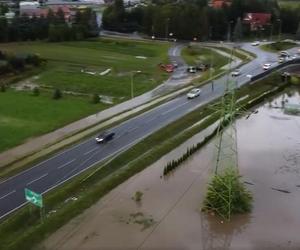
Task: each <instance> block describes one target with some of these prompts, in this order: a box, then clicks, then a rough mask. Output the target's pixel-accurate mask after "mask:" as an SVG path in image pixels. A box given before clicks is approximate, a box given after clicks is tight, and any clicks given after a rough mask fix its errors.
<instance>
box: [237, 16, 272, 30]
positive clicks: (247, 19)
mask: <svg viewBox="0 0 300 250" xmlns="http://www.w3.org/2000/svg"><path fill="white" fill-rule="evenodd" d="M243 23H245V24H248V25H250V30H252V31H254V30H261V29H264V27H265V26H268V25H270V23H271V14H270V13H246V14H245V16H244V18H243Z"/></svg>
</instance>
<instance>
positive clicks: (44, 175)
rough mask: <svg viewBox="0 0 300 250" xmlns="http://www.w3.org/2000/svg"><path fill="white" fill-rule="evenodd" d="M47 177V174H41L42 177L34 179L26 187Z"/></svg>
mask: <svg viewBox="0 0 300 250" xmlns="http://www.w3.org/2000/svg"><path fill="white" fill-rule="evenodd" d="M47 175H48V173H46V174H43V175H42V176H40V177H39V178H36V179H34V180H32V181H30V182H28V183H27V184H26V185H27V186H28V185H30V184H32V183H34V182H36V181H38V180H40V179H42V178H44V177H46V176H47Z"/></svg>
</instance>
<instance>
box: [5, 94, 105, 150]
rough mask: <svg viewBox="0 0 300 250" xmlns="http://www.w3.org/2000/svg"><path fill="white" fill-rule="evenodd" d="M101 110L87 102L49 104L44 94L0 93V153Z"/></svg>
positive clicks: (70, 99)
mask: <svg viewBox="0 0 300 250" xmlns="http://www.w3.org/2000/svg"><path fill="white" fill-rule="evenodd" d="M104 108H106V105H104V104H91V103H89V100H88V99H87V98H80V97H72V96H64V97H63V98H62V99H60V100H53V99H51V94H49V93H46V92H43V93H41V95H40V96H33V95H32V94H31V93H30V92H24V91H18V92H17V91H14V90H8V91H6V92H3V93H0V138H1V140H0V152H1V151H3V150H5V149H8V148H11V147H13V146H16V145H18V144H20V143H22V142H24V141H26V139H28V138H30V137H33V136H37V135H41V134H44V133H46V132H49V131H52V130H54V129H56V128H59V127H62V126H63V125H66V124H68V123H70V122H72V121H75V120H78V119H79V118H81V117H83V116H86V115H89V114H92V113H94V112H96V111H99V110H101V109H104Z"/></svg>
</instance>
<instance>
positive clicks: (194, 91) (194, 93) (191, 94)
mask: <svg viewBox="0 0 300 250" xmlns="http://www.w3.org/2000/svg"><path fill="white" fill-rule="evenodd" d="M200 93H201V89H198V88H195V89H192V90H191V91H190V92H189V93H188V94H187V98H188V99H193V98H195V97H197V96H199V95H200Z"/></svg>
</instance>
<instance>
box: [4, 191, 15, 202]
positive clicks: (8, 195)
mask: <svg viewBox="0 0 300 250" xmlns="http://www.w3.org/2000/svg"><path fill="white" fill-rule="evenodd" d="M15 192H16V190H13V191H11V192H9V193H7V194H5V195H3V196H1V197H0V200H2V199H4V198H5V197H7V196H9V195H11V194H13V193H15Z"/></svg>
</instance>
